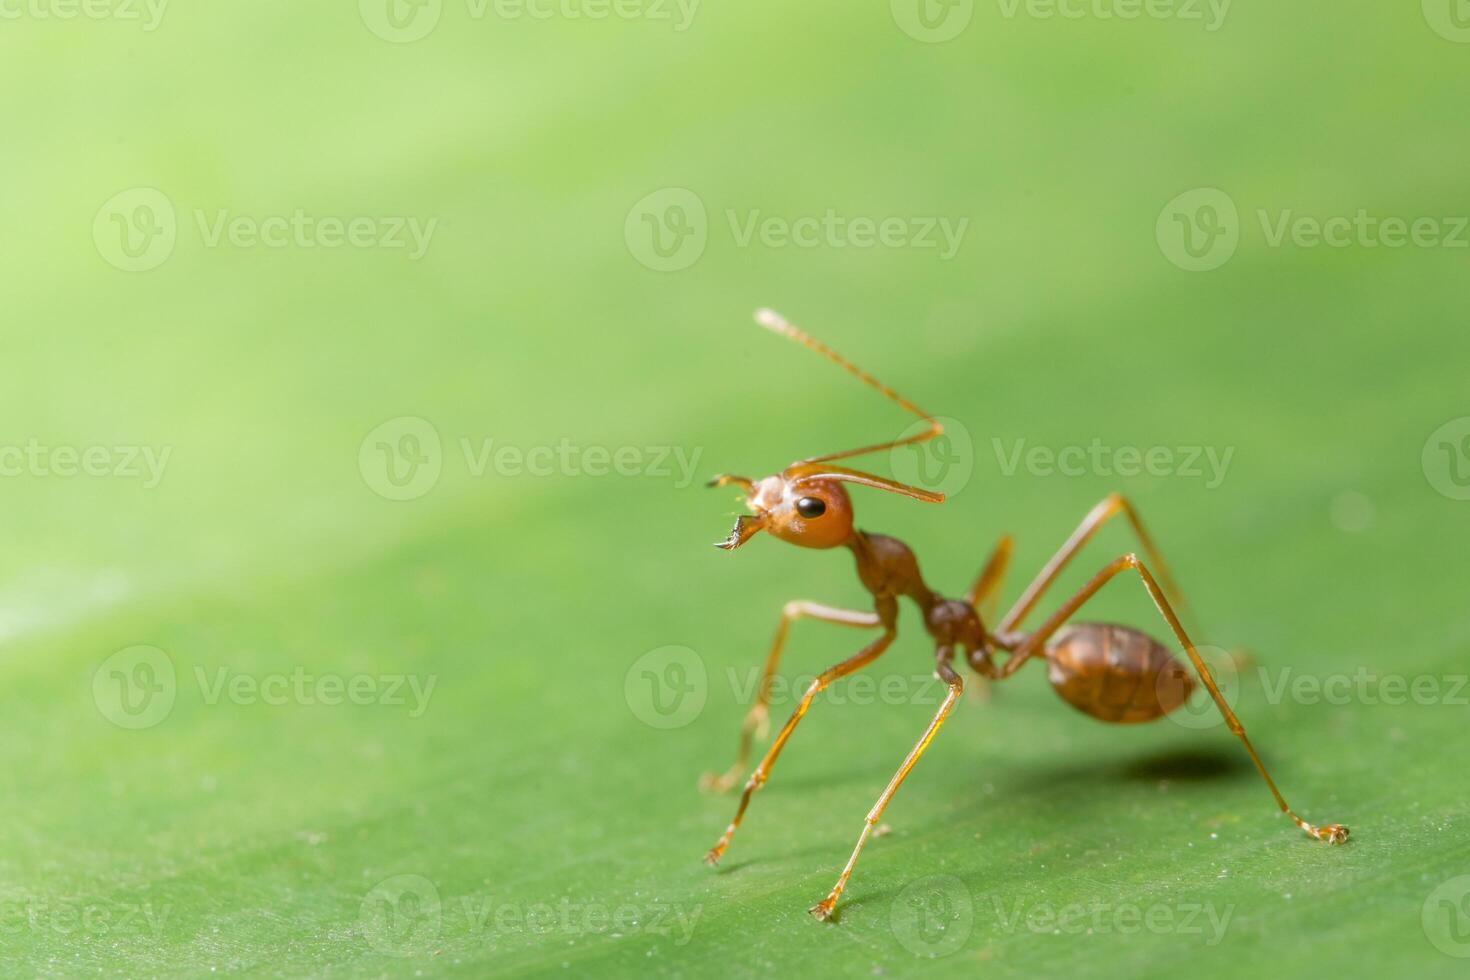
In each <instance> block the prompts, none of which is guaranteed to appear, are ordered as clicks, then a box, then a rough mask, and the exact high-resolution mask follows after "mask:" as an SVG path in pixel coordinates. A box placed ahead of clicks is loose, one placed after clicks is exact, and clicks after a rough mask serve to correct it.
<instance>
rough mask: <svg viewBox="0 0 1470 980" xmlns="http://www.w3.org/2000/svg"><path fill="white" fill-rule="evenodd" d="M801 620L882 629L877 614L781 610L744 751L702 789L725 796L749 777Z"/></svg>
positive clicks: (811, 607) (795, 605)
mask: <svg viewBox="0 0 1470 980" xmlns="http://www.w3.org/2000/svg"><path fill="white" fill-rule="evenodd" d="M798 619H817V620H821V621H822V622H824V623H837V624H838V625H841V626H857V627H862V628H866V629H875V628H877V627H878V626H880V625H882V624H881V623H880V622H879V620H878V614H877V613H870V612H860V611H858V610H856V609H838V608H837V607H835V606H824V605H821V604H820V603H816V602H806V601H804V600H795V601H792V602H788V603H786V605H785V606H784V607H783V608H782V610H781V623H780V625H778V626H777V627H776V638H775V639H774V640H772V641H771V652H770V653H768V654H766V667H765V671H764V673H762V674H761V681H760V687H758V688H757V689H756V695H755V704H754V705H752V706H751V709H750V713H749V714H747V715H746V716H745V723H744V724H743V725H741V727H740V747H739V749H737V750H736V753H735V764H734V765H732V766H731V767H730V768H729V769H727V770H726V771H725V772H723V773H713V772H707V773H705V774H704V775H703V776H701V777H700V779H699V786H700V788H701V789H705V790H710V791H712V792H716V793H723V792H725V791H726V790H729V789H730V788H731V787H733V786H734V785H735V781H736V780H737V779H739V778H740V777H741V776H742V775H743V774H744V773H745V765H746V763H747V761H748V760H749V759H750V744H751V741H752V739H753V738H765V737H766V728H767V726H768V724H769V721H770V713H769V710H768V707H769V705H770V701H771V679H772V678H774V677H775V676H776V667H777V666H778V665H779V664H780V662H781V651H782V649H783V648H784V647H785V646H786V634H787V633H788V632H789V631H790V629H791V624H792V622H793V621H794V620H798Z"/></svg>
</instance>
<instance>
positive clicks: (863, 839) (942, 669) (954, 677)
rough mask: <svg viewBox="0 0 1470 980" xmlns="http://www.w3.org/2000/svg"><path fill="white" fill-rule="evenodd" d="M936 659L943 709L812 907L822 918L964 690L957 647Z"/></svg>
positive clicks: (940, 650) (943, 648)
mask: <svg viewBox="0 0 1470 980" xmlns="http://www.w3.org/2000/svg"><path fill="white" fill-rule="evenodd" d="M934 659H935V664H934V674H935V676H937V677H938V678H939V679H940V680H941V681H943V682H944V683H945V685H947V686H948V688H949V690H948V692H947V693H946V694H945V695H944V700H943V701H942V702H940V704H939V709H938V710H937V711H935V712H934V718H933V720H931V721H930V722H929V727H928V728H926V729H924V734H923V735H921V736H919V741H918V742H917V743H915V745H914V747H913V748H912V749H910V750H909V754H908V755H907V756H906V757H905V758H904V760H903V764H902V765H900V766H899V767H898V771H897V772H895V773H894V774H893V778H892V779H890V780H889V781H888V785H887V787H885V788H884V790H883V792H882V793H881V794H879V796H878V802H876V803H874V804H873V808H872V809H871V810H869V811H868V815H867V817H866V818H865V820H864V822H863V832H862V834H861V835H859V836H858V841H857V845H856V846H855V847H853V849H852V855H851V856H850V857H848V859H847V865H846V867H844V868H843V869H842V874H841V875H839V876H838V878H837V884H835V885H833V886H832V890H831V891H830V892H829V893H828V894H827V897H826V898H824V899H822V901H820V902H818V903H817V904H816V905H813V906H812V907H811V908H810V909H809V910H808V911H810V912H811V914H812V915H814V916H816V917H817V918H818V919H822V920H825V919H826V918H827V917H828V916H830V915H831V914H832V910H833V909H835V908H836V907H837V899H838V898H839V897H840V896H841V895H842V889H844V888H845V887H847V880H848V879H849V878H851V877H852V869H853V868H854V867H856V866H857V860H858V855H859V854H861V853H862V852H863V845H864V844H866V843H867V842H868V838H869V837H870V836H872V833H873V830H874V828H875V827H877V826H878V821H879V820H880V819H881V818H882V816H883V811H884V809H886V808H887V806H888V803H889V801H890V800H892V799H893V795H894V794H895V793H897V792H898V787H899V786H900V785H902V784H903V781H904V780H905V779H906V778H908V774H909V772H910V771H912V770H913V768H914V766H915V765H916V764H917V763H918V761H919V758H920V757H921V756H922V755H923V754H924V750H925V749H927V748H928V747H929V743H930V742H932V741H933V740H934V736H935V734H936V733H937V732H938V731H939V726H940V725H942V724H944V719H945V718H946V717H948V716H949V713H950V711H951V710H952V709H953V708H954V706H955V702H956V701H958V700H959V698H960V695H961V694H963V693H964V690H965V682H964V681H963V680H961V679H960V675H959V674H956V673H955V672H954V668H952V667H951V666H950V661H951V660H952V659H954V648H953V647H949V646H941V647H939V648H938V649H937V650H935V652H934Z"/></svg>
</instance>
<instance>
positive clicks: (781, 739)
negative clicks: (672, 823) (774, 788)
mask: <svg viewBox="0 0 1470 980" xmlns="http://www.w3.org/2000/svg"><path fill="white" fill-rule="evenodd" d="M897 606H898V604H897V603H896V602H895V601H894V600H893V599H892V597H885V598H883V599H880V600H878V612H877V615H878V618H879V621H880V622H881V623H882V624H883V635H882V636H880V637H878V639H876V640H874V641H873V642H872V643H869V644H868V645H867V646H865V647H863V648H862V649H861V650H859V651H858V652H857V653H856V654H855V655H853V656H852V657H849V658H848V659H846V660H844V661H842V663H840V664H837V665H836V666H833V667H828V668H827V669H826V670H824V671H822V673H821V674H819V675H817V679H816V680H814V681H812V684H811V686H810V687H808V688H807V691H806V694H804V695H802V698H801V701H800V703H798V704H797V706H796V710H795V711H793V712H792V713H791V717H790V718H788V719H787V721H786V724H785V725H783V726H782V727H781V731H780V732H779V733H778V734H777V735H776V740H775V741H774V742H772V743H771V747H770V749H768V750H767V751H766V755H765V758H763V759H761V761H760V765H758V766H756V767H755V772H753V773H751V774H750V779H748V780H746V783H745V791H744V792H742V793H741V794H740V804H739V806H737V807H736V808H735V816H734V818H733V819H732V820H731V821H730V825H729V826H728V827H726V828H725V832H724V833H723V834H721V835H720V839H719V840H718V841H716V842H715V846H714V847H712V848H710V849H709V853H708V854H706V855H705V856H704V859H705V861H706V862H707V863H709V864H718V863H719V860H720V857H721V856H722V855H723V854H724V853H725V848H727V847H729V846H730V839H731V838H732V837H734V836H735V830H736V828H738V827H739V826H740V821H741V820H742V819H743V818H744V817H745V811H746V808H748V807H749V806H750V798H751V796H752V795H753V794H754V793H755V791H756V790H758V789H760V788H761V787H762V786H764V785H765V784H766V780H767V779H768V778H770V775H771V769H772V768H773V767H774V766H775V765H776V759H777V758H779V757H780V755H781V750H782V749H783V748H785V747H786V742H787V741H788V740H789V739H790V738H791V733H792V732H794V731H796V726H797V725H798V724H799V723H800V722H801V719H802V718H803V717H804V716H805V715H806V713H807V709H808V708H810V707H811V706H812V701H813V699H815V698H816V696H817V695H818V694H820V693H821V692H822V690H823V689H824V688H826V687H827V686H828V685H829V684H831V683H832V682H833V681H835V680H837V679H838V678H840V677H846V676H847V675H848V674H852V673H856V672H857V671H859V670H862V669H863V668H864V667H866V666H867V665H868V664H870V663H872V662H873V661H874V660H877V659H878V658H879V657H880V656H882V655H883V651H885V650H887V649H888V647H889V646H890V645H891V644H892V643H893V638H894V637H895V636H896V635H897V634H896V633H895V631H894V628H893V627H894V623H895V621H896V619H897V616H898V609H897Z"/></svg>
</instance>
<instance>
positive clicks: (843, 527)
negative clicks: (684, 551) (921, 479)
mask: <svg viewBox="0 0 1470 980" xmlns="http://www.w3.org/2000/svg"><path fill="white" fill-rule="evenodd" d="M843 483H860V484H863V485H864V486H870V487H876V488H878V489H880V490H889V491H892V492H894V493H901V494H904V495H905V496H909V497H914V498H915V499H918V500H924V501H928V502H930V503H938V502H940V501H942V500H943V499H944V495H943V494H938V493H930V492H929V491H927V490H920V489H919V488H917V487H910V486H906V485H904V484H902V483H896V482H894V481H893V480H887V479H884V478H883V477H881V476H873V475H872V474H869V473H861V472H859V471H857V470H849V469H845V468H843V467H841V466H831V465H829V464H825V463H793V464H792V465H791V466H789V467H787V468H786V469H785V470H784V471H782V472H781V473H780V474H779V475H778V476H768V477H766V478H765V479H764V480H760V481H755V480H748V479H746V478H745V477H741V476H719V477H716V478H715V479H713V480H711V481H710V486H715V487H722V486H726V485H729V484H734V485H736V486H738V487H740V488H741V489H742V490H744V491H745V505H746V506H747V507H749V508H750V512H751V516H749V517H741V518H739V519H737V520H736V521H735V527H734V528H732V529H731V531H730V536H729V537H728V538H726V539H725V540H724V541H721V542H719V543H718V544H716V545H715V547H717V548H723V549H725V550H726V551H734V550H735V549H736V548H738V547H740V546H741V545H742V544H744V543H745V542H747V541H749V540H750V539H751V538H752V537H754V536H755V535H756V534H758V533H759V532H761V531H767V532H769V533H770V534H771V535H772V536H773V537H775V538H779V539H780V540H782V541H786V542H789V543H791V544H796V545H801V546H802V547H803V548H835V547H837V546H838V545H840V544H846V543H847V542H848V541H849V540H851V538H852V500H851V499H849V497H848V496H847V490H846V488H844V487H843V486H842V484H843Z"/></svg>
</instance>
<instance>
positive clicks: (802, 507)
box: [796, 497, 827, 520]
mask: <svg viewBox="0 0 1470 980" xmlns="http://www.w3.org/2000/svg"><path fill="white" fill-rule="evenodd" d="M796 512H797V513H798V514H800V515H801V516H802V517H805V518H806V519H807V520H811V519H812V518H814V517H821V516H822V515H823V514H825V513H827V502H826V501H824V500H821V499H819V498H817V497H802V498H801V499H800V500H798V501H797V502H796Z"/></svg>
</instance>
